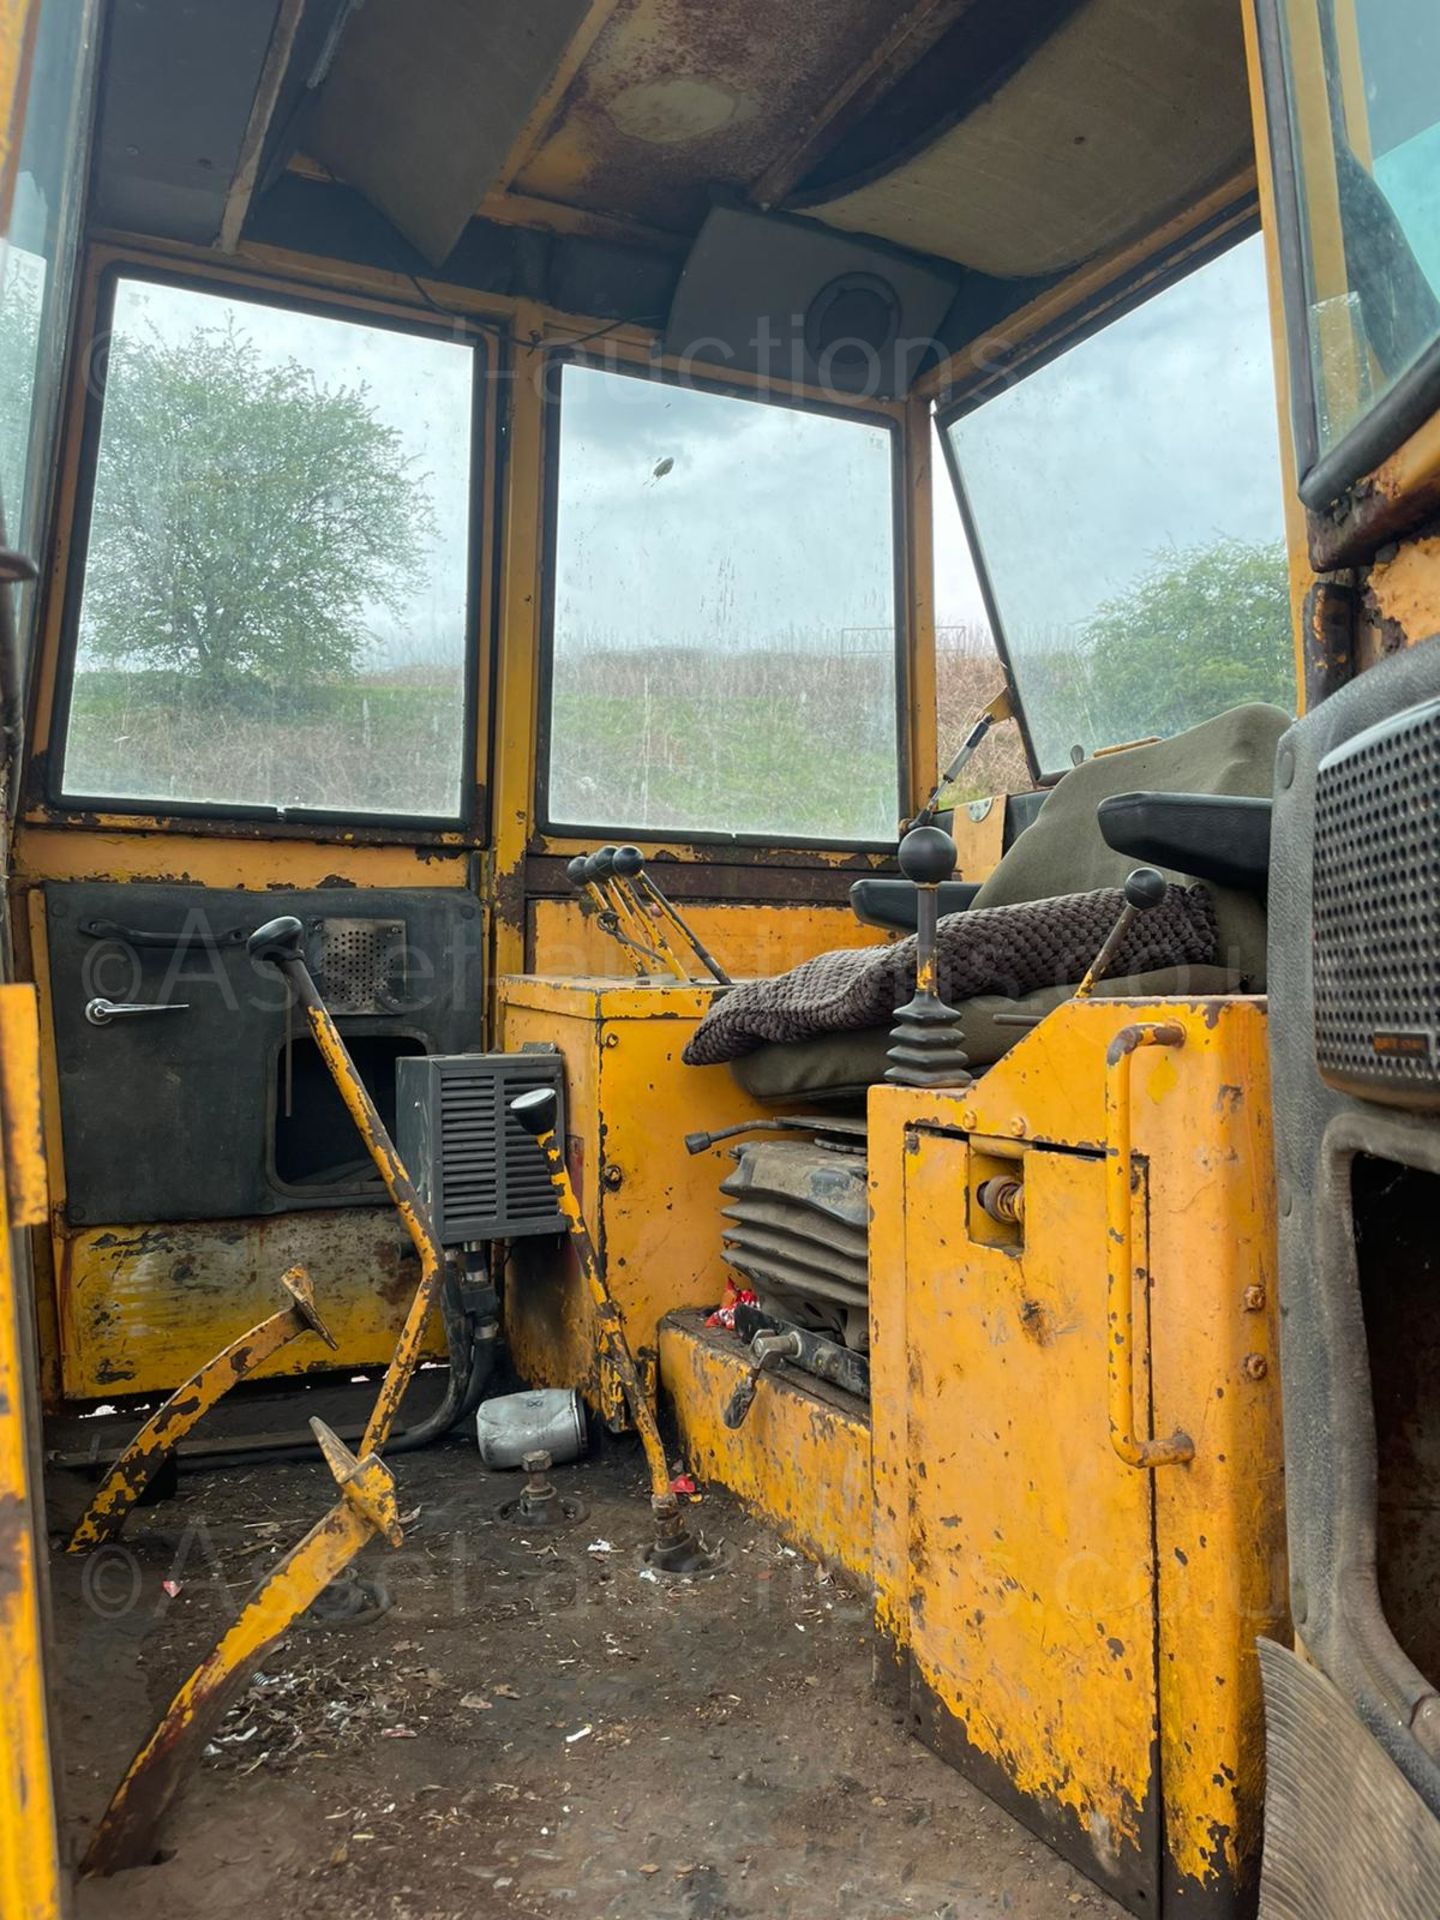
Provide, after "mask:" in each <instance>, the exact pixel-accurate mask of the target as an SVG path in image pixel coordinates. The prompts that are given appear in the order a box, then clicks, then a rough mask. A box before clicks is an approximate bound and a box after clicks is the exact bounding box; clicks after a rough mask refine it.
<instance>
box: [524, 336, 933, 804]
mask: <svg viewBox="0 0 1440 1920" xmlns="http://www.w3.org/2000/svg"><path fill="white" fill-rule="evenodd" d="M554 548H555V553H554V597H553V609H554V612H553V635H554V638H553V669H552V680H553V697H552V709H551V729H550V807H549V812H550V817H551V819H552V820H553V821H555V822H560V823H566V824H570V825H575V826H589V827H614V828H617V829H634V830H637V831H638V830H640V829H642V828H654V829H665V828H675V829H679V830H681V831H684V830H686V829H690V830H697V831H712V832H728V833H751V834H764V833H770V834H775V835H777V836H779V837H791V836H797V837H809V836H816V837H819V838H822V839H827V840H832V841H836V842H850V841H864V840H880V841H883V840H886V839H892V838H893V836H894V833H895V825H896V816H897V808H898V794H899V775H898V767H897V759H896V731H897V729H896V712H895V562H894V544H893V531H892V454H891V437H890V434H889V432H888V430H887V429H885V428H883V427H878V426H872V425H870V424H868V423H862V422H857V421H854V420H841V419H836V418H833V417H831V416H829V415H823V414H818V413H809V412H803V411H801V410H800V409H798V408H791V407H781V406H771V405H766V404H763V403H761V402H758V401H754V400H746V399H739V398H736V397H734V396H732V395H728V394H721V393H714V392H707V391H703V390H695V389H690V388H685V387H679V386H670V385H665V384H661V383H660V382H657V381H652V380H646V379H641V378H638V377H635V376H632V375H625V374H617V373H609V372H602V371H600V370H599V369H596V368H591V367H577V366H567V367H566V368H565V369H564V372H563V375H562V387H561V407H560V446H559V474H558V501H557V518H556V528H555V541H554Z"/></svg>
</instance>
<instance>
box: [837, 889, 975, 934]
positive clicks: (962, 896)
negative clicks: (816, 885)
mask: <svg viewBox="0 0 1440 1920" xmlns="http://www.w3.org/2000/svg"><path fill="white" fill-rule="evenodd" d="M979 891H980V883H979V881H978V880H942V881H941V882H940V887H939V893H940V917H941V918H942V919H943V918H944V917H945V915H946V914H947V913H964V912H965V910H966V908H967V907H968V906H969V905H970V902H971V901H972V900H973V899H974V898H975V896H976V894H977V893H979ZM850 905H851V906H852V908H853V909H854V911H855V918H856V919H857V920H858V921H860V922H861V924H862V925H864V926H867V927H888V928H889V929H890V931H891V932H892V933H914V931H915V883H914V881H913V880H856V881H855V882H854V883H853V884H852V886H851V888H850Z"/></svg>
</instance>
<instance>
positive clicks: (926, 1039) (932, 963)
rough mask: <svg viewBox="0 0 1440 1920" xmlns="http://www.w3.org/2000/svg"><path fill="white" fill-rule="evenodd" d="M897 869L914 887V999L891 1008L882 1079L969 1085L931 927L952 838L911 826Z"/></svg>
mask: <svg viewBox="0 0 1440 1920" xmlns="http://www.w3.org/2000/svg"><path fill="white" fill-rule="evenodd" d="M900 871H901V872H902V873H903V874H904V876H905V878H906V879H907V880H909V881H911V882H913V884H914V887H915V896H916V902H915V997H914V999H913V1000H911V1001H910V1002H909V1003H908V1004H907V1005H905V1006H903V1007H897V1008H896V1010H895V1025H894V1026H893V1027H892V1028H891V1030H890V1047H889V1051H888V1053H887V1054H886V1058H887V1059H888V1060H889V1062H890V1065H889V1066H888V1067H887V1068H886V1071H885V1078H886V1080H887V1081H889V1083H890V1084H891V1085H892V1086H897V1087H968V1086H969V1085H970V1082H971V1080H972V1079H973V1077H974V1076H973V1075H972V1074H971V1073H970V1071H969V1062H968V1060H967V1057H966V1054H965V1049H964V1047H963V1046H962V1044H961V1040H962V1034H961V1022H960V1015H959V1014H958V1013H957V1012H956V1010H955V1008H954V1007H950V1006H947V1005H946V1004H945V1002H944V1001H943V1000H942V999H941V998H940V993H939V979H940V968H939V957H938V954H937V950H936V934H935V929H936V926H937V924H938V922H939V917H940V906H939V900H940V882H941V881H942V880H948V879H949V878H950V876H951V875H952V874H953V873H954V871H955V842H954V841H953V840H952V839H951V838H950V835H949V834H948V833H946V832H945V831H944V829H943V828H941V827H935V826H923V827H912V828H911V829H910V831H909V832H908V833H907V834H906V835H905V837H904V839H903V840H902V841H901V842H900Z"/></svg>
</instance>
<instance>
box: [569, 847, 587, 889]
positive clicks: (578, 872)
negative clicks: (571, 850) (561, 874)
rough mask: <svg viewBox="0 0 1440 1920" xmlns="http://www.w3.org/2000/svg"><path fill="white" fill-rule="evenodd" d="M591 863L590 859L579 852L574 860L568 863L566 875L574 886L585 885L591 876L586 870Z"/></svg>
mask: <svg viewBox="0 0 1440 1920" xmlns="http://www.w3.org/2000/svg"><path fill="white" fill-rule="evenodd" d="M589 864H590V863H589V861H588V860H587V859H586V857H585V855H584V854H583V853H577V854H576V856H575V858H574V859H573V860H571V861H568V862H567V863H566V867H565V877H566V879H567V880H568V881H569V882H570V884H571V886H572V887H583V886H584V885H585V882H586V881H587V880H588V879H589V878H590V876H589V874H588V873H587V872H586V871H585V869H586V867H587V866H588V865H589Z"/></svg>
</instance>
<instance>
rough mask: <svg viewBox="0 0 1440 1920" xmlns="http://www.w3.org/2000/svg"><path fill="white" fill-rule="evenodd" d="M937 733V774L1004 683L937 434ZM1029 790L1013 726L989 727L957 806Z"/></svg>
mask: <svg viewBox="0 0 1440 1920" xmlns="http://www.w3.org/2000/svg"><path fill="white" fill-rule="evenodd" d="M935 439H936V445H935V449H934V453H935V460H934V469H935V485H934V503H935V504H934V548H935V723H936V724H935V732H936V744H937V746H938V749H939V752H938V754H937V767H936V770H937V772H942V771H943V770H944V769H945V768H946V767H948V766H949V764H950V762H951V761H952V760H953V759H954V757H955V755H956V753H957V752H958V751H959V749H960V747H961V745H962V744H963V742H964V740H965V737H966V735H967V734H968V733H969V731H970V728H971V726H972V725H973V724H974V721H975V717H976V715H977V714H978V713H979V712H980V710H981V708H982V707H986V706H988V705H989V704H990V702H991V701H992V700H993V699H994V698H995V696H996V694H997V693H999V692H1000V691H1001V689H1002V688H1003V687H1004V685H1005V669H1004V667H1003V666H1002V665H1001V663H1000V655H999V651H998V649H997V648H996V645H995V635H994V634H993V633H992V632H991V630H990V615H989V614H988V612H987V611H986V608H985V596H984V594H983V593H982V591H981V588H980V576H979V574H978V573H977V572H976V570H975V561H974V558H973V556H972V555H971V552H970V542H969V540H968V538H967V537H966V533H965V523H964V521H963V520H962V519H961V518H960V509H959V507H958V505H957V504H956V501H955V490H954V488H953V487H952V486H951V485H950V476H949V474H948V473H947V471H946V468H945V459H944V455H943V453H942V452H941V448H940V445H939V434H938V433H937V434H936V436H935ZM1034 784H1035V782H1034V777H1033V776H1032V774H1031V772H1030V763H1029V761H1028V760H1027V759H1026V757H1025V742H1024V740H1023V739H1022V737H1021V734H1020V728H1019V726H1018V725H1017V724H1016V722H1015V721H1013V720H1002V721H1001V723H1000V724H999V726H997V727H992V728H991V730H990V732H989V733H988V734H987V735H986V737H985V738H984V739H983V740H982V741H981V743H980V745H979V747H977V749H976V750H975V754H974V757H973V758H972V759H971V760H970V761H969V762H968V763H967V764H966V766H965V768H964V770H963V772H962V773H961V775H960V778H959V779H958V780H957V781H956V782H955V786H954V793H955V797H956V799H957V800H981V799H984V798H985V797H986V796H988V795H990V794H994V793H1027V792H1028V791H1029V790H1030V788H1031V787H1032V786H1033V785H1034Z"/></svg>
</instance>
